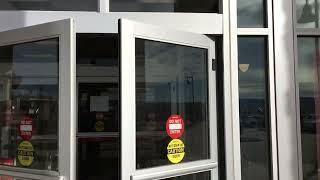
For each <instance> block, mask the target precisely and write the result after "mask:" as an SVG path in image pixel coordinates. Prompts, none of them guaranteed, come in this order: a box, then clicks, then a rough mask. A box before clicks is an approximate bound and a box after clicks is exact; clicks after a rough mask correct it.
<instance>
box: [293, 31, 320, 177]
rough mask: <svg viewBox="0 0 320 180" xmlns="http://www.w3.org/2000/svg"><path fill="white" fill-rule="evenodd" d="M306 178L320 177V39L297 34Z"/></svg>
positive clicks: (303, 162) (304, 172)
mask: <svg viewBox="0 0 320 180" xmlns="http://www.w3.org/2000/svg"><path fill="white" fill-rule="evenodd" d="M298 60H299V66H298V74H297V75H298V76H297V77H298V80H299V100H300V125H301V151H302V154H301V155H302V168H303V169H302V170H303V180H312V179H320V174H319V171H318V169H319V167H320V98H319V97H320V84H319V82H320V81H319V77H320V39H319V37H298Z"/></svg>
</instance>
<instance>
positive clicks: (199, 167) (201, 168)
mask: <svg viewBox="0 0 320 180" xmlns="http://www.w3.org/2000/svg"><path fill="white" fill-rule="evenodd" d="M171 166H172V165H171ZM171 166H170V165H169V166H163V167H161V168H157V170H156V171H155V170H153V169H145V170H139V171H138V172H139V173H135V174H134V175H133V176H132V180H153V179H164V178H170V177H176V176H183V175H187V174H195V173H199V172H206V171H211V170H213V169H217V168H218V164H217V163H212V162H207V161H203V163H202V162H201V163H200V162H190V163H183V164H180V165H178V166H175V167H174V168H172V167H171ZM211 179H216V178H214V177H211Z"/></svg>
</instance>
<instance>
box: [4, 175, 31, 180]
mask: <svg viewBox="0 0 320 180" xmlns="http://www.w3.org/2000/svg"><path fill="white" fill-rule="evenodd" d="M0 180H35V179H29V178H22V177H13V176H7V175H2V174H0Z"/></svg>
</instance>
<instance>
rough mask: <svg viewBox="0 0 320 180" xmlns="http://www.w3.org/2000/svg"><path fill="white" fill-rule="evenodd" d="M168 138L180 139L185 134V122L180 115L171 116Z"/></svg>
mask: <svg viewBox="0 0 320 180" xmlns="http://www.w3.org/2000/svg"><path fill="white" fill-rule="evenodd" d="M166 130H167V134H168V136H170V137H171V138H172V139H178V138H180V137H181V136H182V134H183V132H184V121H183V119H182V117H181V116H180V115H171V116H170V117H169V118H168V120H167V123H166Z"/></svg>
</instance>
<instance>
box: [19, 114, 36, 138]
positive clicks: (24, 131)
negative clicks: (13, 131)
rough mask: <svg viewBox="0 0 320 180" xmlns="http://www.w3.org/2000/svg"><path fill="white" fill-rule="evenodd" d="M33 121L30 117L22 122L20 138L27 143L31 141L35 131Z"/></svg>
mask: <svg viewBox="0 0 320 180" xmlns="http://www.w3.org/2000/svg"><path fill="white" fill-rule="evenodd" d="M32 121H33V120H32V118H30V117H24V118H23V119H22V120H21V121H20V124H19V133H20V137H21V138H22V139H23V140H25V141H29V140H30V139H31V137H32V129H33V125H32Z"/></svg>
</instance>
